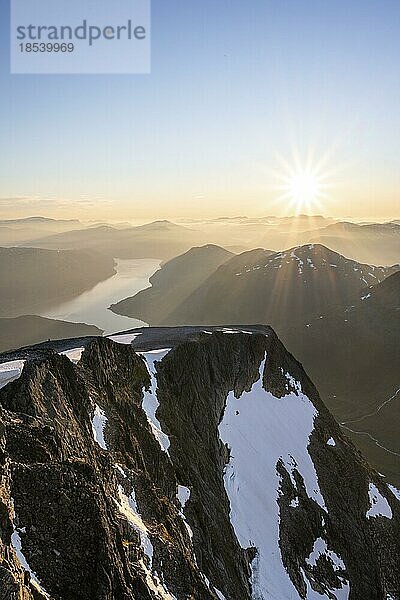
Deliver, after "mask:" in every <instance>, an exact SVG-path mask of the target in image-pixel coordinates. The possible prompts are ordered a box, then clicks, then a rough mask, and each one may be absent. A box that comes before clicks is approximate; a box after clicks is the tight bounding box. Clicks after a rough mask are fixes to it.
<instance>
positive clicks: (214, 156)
mask: <svg viewBox="0 0 400 600" xmlns="http://www.w3.org/2000/svg"><path fill="white" fill-rule="evenodd" d="M0 2H1V12H0V90H1V94H0V153H1V157H2V158H1V164H0V216H1V217H2V218H7V217H10V218H11V217H16V216H28V215H33V214H43V215H47V216H56V217H57V216H62V217H67V216H73V217H79V218H96V219H97V218H102V219H109V220H121V219H127V220H133V221H134V220H135V219H143V218H178V217H204V216H218V215H238V214H240V215H243V214H247V215H249V216H262V215H270V214H278V215H279V214H288V213H291V212H293V211H295V210H296V209H300V208H301V209H307V211H306V212H313V213H323V214H326V215H331V216H335V217H348V218H354V219H369V220H373V219H376V220H384V219H392V218H399V216H400V215H399V213H400V210H399V207H400V168H399V156H400V102H399V98H400V69H399V68H398V57H399V56H400V36H399V34H398V32H399V30H400V2H399V1H398V0H377V1H373V0H351V1H349V0H346V1H345V0H335V1H334V2H328V1H325V0H273V1H271V0H252V2H244V1H243V0H218V2H216V1H215V0H202V1H201V2H200V1H194V0H153V2H152V71H151V74H149V75H11V74H10V67H9V7H8V1H7V0H0ZM98 2H101V3H102V4H103V3H104V4H106V3H105V2H104V0H98ZM108 3H109V5H110V9H109V10H110V11H112V6H113V3H112V2H111V0H109V2H108ZM306 168H307V172H308V173H311V177H312V178H314V179H315V176H316V171H317V170H318V173H319V176H320V182H319V190H318V194H316V197H315V198H312V199H311V201H310V202H309V203H308V204H307V206H299V203H297V204H296V203H295V202H293V197H291V195H293V194H292V192H293V190H292V187H293V185H292V183H293V177H295V176H296V173H298V172H299V170H300V171H301V172H303V171H304V169H306ZM282 177H283V178H284V180H285V181H284V188H285V189H282ZM321 181H322V182H323V185H322V186H321ZM322 192H323V197H322ZM317 196H318V197H317ZM300 204H301V203H300ZM302 212H305V210H303V211H302Z"/></svg>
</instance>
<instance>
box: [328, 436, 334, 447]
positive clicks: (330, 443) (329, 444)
mask: <svg viewBox="0 0 400 600" xmlns="http://www.w3.org/2000/svg"><path fill="white" fill-rule="evenodd" d="M326 443H327V444H328V446H336V442H335V440H334V439H333V438H332V437H331V438H329V440H328V441H327V442H326Z"/></svg>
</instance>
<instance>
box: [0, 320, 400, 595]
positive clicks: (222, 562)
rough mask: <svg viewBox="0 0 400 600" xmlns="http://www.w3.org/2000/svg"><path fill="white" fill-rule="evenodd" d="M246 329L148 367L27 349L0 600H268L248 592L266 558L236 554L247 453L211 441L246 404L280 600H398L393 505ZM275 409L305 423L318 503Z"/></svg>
mask: <svg viewBox="0 0 400 600" xmlns="http://www.w3.org/2000/svg"><path fill="white" fill-rule="evenodd" d="M255 329H256V330H257V331H258V332H256V331H255V332H253V333H252V334H251V333H240V332H236V333H232V332H229V331H213V332H212V333H200V332H198V331H195V330H190V331H185V330H180V331H179V332H177V331H173V332H171V331H170V332H169V334H168V332H165V334H163V335H161V333H158V334H157V332H156V333H155V334H154V336H155V337H157V335H158V338H159V339H158V342H157V345H156V347H158V348H160V347H162V344H161V341H162V339H164V341H165V345H164V348H170V347H172V349H171V350H169V351H168V350H165V351H161V352H159V353H158V354H151V352H142V353H141V354H138V353H137V352H135V350H134V349H133V347H132V346H130V345H122V344H120V343H115V342H113V341H111V340H108V339H103V338H99V339H93V340H90V341H88V343H87V344H86V348H85V350H84V351H83V353H82V356H81V357H80V359H79V356H78V357H76V356H75V355H74V361H75V362H72V361H71V360H70V359H69V358H68V357H67V356H64V355H60V354H58V353H57V352H55V351H54V350H51V349H45V348H41V349H40V350H32V352H31V354H29V353H27V351H26V350H24V355H23V357H24V359H26V362H25V366H24V369H23V371H22V374H21V376H20V377H19V378H17V379H16V380H15V381H12V382H10V383H7V385H5V386H4V387H3V388H2V389H0V476H1V479H0V599H4V600H17V599H18V600H22V599H23V600H25V599H26V600H28V599H29V600H32V599H34V600H38V599H39V600H42V599H44V598H50V599H54V600H72V599H82V600H83V599H87V600H92V599H96V600H134V599H135V600H142V599H143V600H151V599H154V600H163V599H169V600H173V599H176V600H184V599H192V600H216V599H218V598H225V599H226V600H250V599H252V598H257V599H258V598H260V599H265V600H266V599H267V598H269V597H271V598H276V597H277V596H276V595H271V596H268V595H262V594H261V595H260V593H258V592H257V589H258V588H257V586H258V583H257V577H256V576H255V575H256V567H257V569H258V568H261V570H262V571H263V572H262V573H261V576H264V575H265V573H266V576H267V577H268V566H267V568H266V569H264V566H263V565H265V562H264V563H263V560H264V559H265V554H264V555H263V551H262V549H261V548H260V546H259V544H255V543H253V541H252V540H253V539H256V538H255V537H254V536H253V537H252V539H251V540H250V539H249V540H248V541H247V542H246V543H244V541H243V535H242V532H241V531H240V527H239V526H238V521H237V518H236V508H235V506H236V505H235V502H236V501H237V498H236V497H234V496H232V490H231V489H230V487H229V481H228V472H229V473H230V472H231V471H228V470H229V469H234V470H235V469H236V472H234V470H232V477H233V476H235V477H237V478H238V479H237V481H239V478H240V477H241V475H242V473H241V472H240V465H239V463H235V460H237V459H238V458H239V454H240V452H243V448H246V444H249V446H250V445H251V440H250V443H249V442H248V441H246V444H245V445H244V446H243V447H242V446H241V447H237V446H235V445H234V443H233V442H226V441H225V438H223V436H222V429H221V427H222V425H224V424H225V425H229V423H227V421H226V418H227V413H228V407H231V402H236V401H237V402H238V403H243V402H247V401H248V402H253V401H254V400H255V395H256V394H258V396H257V399H258V401H260V398H261V405H260V404H257V406H258V407H260V406H261V410H260V408H258V410H260V414H259V418H260V420H262V422H263V427H262V438H261V440H260V439H259V437H258V439H257V440H256V436H258V429H257V431H256V430H254V446H256V445H257V444H258V445H260V443H261V447H262V448H263V449H264V450H263V452H262V453H261V454H262V455H263V456H260V462H259V463H257V464H254V472H255V473H256V475H257V470H258V468H260V473H261V469H262V468H263V464H264V462H263V461H264V459H265V458H266V457H269V456H270V455H271V456H272V455H273V452H274V451H275V447H278V448H279V452H278V455H277V459H276V462H275V463H274V469H273V470H274V473H273V485H272V484H271V482H272V480H267V479H265V481H261V484H262V485H261V488H259V487H257V490H256V488H255V493H256V491H257V493H259V491H260V490H261V495H262V498H261V505H263V502H264V500H263V497H264V494H265V510H266V511H268V508H267V506H268V502H269V501H270V499H271V498H272V500H273V504H274V506H275V508H274V510H275V509H276V514H277V519H276V530H277V539H276V553H275V555H276V557H277V558H278V559H279V561H280V564H281V566H282V572H283V574H284V576H285V577H286V579H287V582H286V583H285V586H289V588H288V589H290V590H291V591H290V592H289V593H290V595H289V596H288V595H285V594H286V592H284V589H283V588H282V590H283V591H282V595H281V596H280V597H279V596H278V597H279V600H283V599H284V598H290V600H292V599H293V600H295V599H296V598H314V597H316V596H313V595H312V594H318V597H320V596H319V594H321V597H324V598H330V599H332V600H333V599H334V598H338V599H339V598H343V597H345V596H343V595H337V594H339V592H343V593H344V591H345V589H346V586H348V587H349V589H350V592H349V596H348V597H349V598H350V599H351V600H361V599H365V598H368V599H371V600H373V599H377V600H378V599H382V600H386V598H387V597H389V595H390V597H391V598H395V599H396V598H399V597H400V581H399V571H400V570H399V555H400V553H399V548H398V539H399V534H400V528H399V524H400V503H399V501H398V499H397V498H396V496H395V495H394V492H392V491H391V490H390V489H389V487H388V486H387V485H386V483H385V482H384V480H383V479H382V478H381V477H380V476H379V475H378V474H377V473H376V472H374V471H373V470H371V469H370V467H369V466H368V464H367V463H366V462H365V461H364V460H363V458H362V457H361V455H360V454H359V453H358V452H357V451H356V450H355V449H354V447H353V445H352V444H351V442H349V441H348V440H347V438H346V437H345V436H343V434H342V433H341V431H340V429H339V427H338V425H337V424H336V422H335V421H334V419H333V417H332V416H331V415H330V413H329V412H328V411H327V410H326V409H325V407H324V405H323V403H322V402H321V400H320V398H319V396H318V393H317V391H316V389H315V388H314V386H313V384H312V383H311V381H310V380H309V379H308V377H307V375H306V374H305V373H304V371H303V369H302V367H301V365H300V364H299V363H297V361H296V360H295V359H294V358H293V357H292V356H291V355H290V354H289V353H288V352H287V351H286V349H285V348H284V346H283V345H282V344H281V343H280V342H279V340H278V338H277V337H276V335H275V334H274V332H273V331H272V330H271V329H269V328H255ZM149 336H150V337H151V334H150V333H149ZM132 337H133V336H132ZM139 339H140V338H137V340H136V344H139V343H141V344H142V345H143V349H144V350H147V351H148V350H150V348H149V347H147V348H145V346H146V343H145V341H144V339H142V340H141V342H139ZM124 341H125V342H126V341H127V340H126V338H125V339H124ZM153 341H154V340H153ZM170 342H173V343H170ZM169 343H170V345H169ZM70 356H72V355H70ZM14 358H16V357H14ZM78 359H79V360H78ZM264 361H265V362H264ZM0 367H1V365H0ZM260 375H261V378H260ZM257 381H258V383H257ZM156 388H157V389H156ZM260 394H261V396H260ZM264 396H265V398H264ZM264 400H265V401H264ZM232 406H234V407H235V406H236V405H232ZM242 406H243V405H242V404H238V409H237V410H236V411H233V414H234V415H235V412H236V413H240V412H241V410H242ZM284 406H288V407H289V410H290V407H291V406H293V407H295V408H296V411H298V413H296V414H299V415H301V414H302V411H303V407H304V411H309V412H310V411H311V412H312V414H315V416H314V418H313V423H314V425H313V428H312V431H311V433H310V436H309V439H308V440H306V444H305V446H304V448H303V449H302V452H303V454H304V453H305V454H307V457H308V460H309V464H310V465H311V467H310V468H312V469H315V473H316V479H315V483H314V484H313V486H312V487H313V488H315V487H318V490H315V489H311V488H310V485H309V475H310V473H309V471H307V469H309V467H308V466H307V465H305V463H302V462H301V459H300V457H299V456H295V455H293V456H292V459H293V462H292V463H290V464H289V462H288V456H287V453H285V452H286V449H285V446H284V444H283V442H282V444H281V442H280V434H279V432H277V425H276V424H277V423H278V424H279V423H280V422H279V420H278V421H276V414H278V416H279V414H280V413H279V411H280V410H281V407H284ZM311 412H310V414H311ZM274 415H275V416H274ZM257 416H258V415H257ZM239 419H240V415H239V414H238V421H237V430H238V431H242V430H240V427H243V426H244V425H245V424H246V420H245V419H242V420H241V421H240V420H239ZM274 419H275V420H274ZM269 423H270V425H271V427H270V426H269ZM281 426H282V439H284V438H285V435H286V436H287V423H285V422H283V421H282V423H281ZM235 427H236V426H235ZM224 431H226V429H225V430H224ZM290 433H291V435H292V436H293V438H294V439H295V438H296V437H297V436H298V432H297V430H296V428H294V429H293V431H291V432H290ZM297 442H298V445H299V444H300V442H301V439H300V437H299V439H298V440H297ZM280 444H281V445H280ZM258 447H260V446H258ZM296 460H297V462H296ZM262 472H264V471H262ZM256 483H257V486H259V485H260V481H259V480H257V482H256ZM238 487H239V485H238ZM250 491H251V490H250ZM235 493H236V492H235ZM239 496H240V494H239ZM320 498H323V500H322V501H321V500H320ZM374 498H377V501H376V503H375V501H374ZM239 500H240V497H239ZM264 516H265V517H268V518H269V517H270V514H269V515H268V514H267V513H265V515H264ZM261 525H262V523H260V526H261ZM249 535H250V534H249ZM251 535H253V532H252V533H251ZM271 543H272V542H271ZM274 560H275V559H274ZM271 568H272V565H271ZM258 575H259V574H258ZM261 579H262V577H261ZM260 589H261V588H260ZM285 589H286V588H285ZM346 597H347V596H346Z"/></svg>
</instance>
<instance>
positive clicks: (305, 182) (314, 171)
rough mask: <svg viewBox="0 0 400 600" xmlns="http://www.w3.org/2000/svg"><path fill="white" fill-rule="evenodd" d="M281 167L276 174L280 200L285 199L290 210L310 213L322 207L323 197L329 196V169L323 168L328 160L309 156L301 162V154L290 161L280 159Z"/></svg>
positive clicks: (297, 212) (283, 200)
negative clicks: (313, 159)
mask: <svg viewBox="0 0 400 600" xmlns="http://www.w3.org/2000/svg"><path fill="white" fill-rule="evenodd" d="M279 162H280V169H279V170H276V171H275V172H274V174H273V177H274V179H275V181H276V182H277V185H275V186H274V189H275V190H276V191H279V192H280V193H279V197H278V198H277V199H276V201H277V202H280V203H282V202H284V203H285V205H286V210H287V212H295V214H300V213H301V212H303V213H307V214H308V213H309V214H313V213H315V212H316V211H320V210H322V209H323V204H324V200H326V199H328V198H329V194H328V193H327V192H328V190H329V189H330V188H331V184H330V183H329V176H330V173H329V172H327V171H326V169H324V166H325V160H320V161H318V162H313V161H312V160H311V159H310V158H307V159H306V160H305V161H304V162H302V161H301V160H300V159H299V157H298V156H296V158H295V160H293V161H292V162H291V163H290V162H288V161H287V160H283V159H280V161H279Z"/></svg>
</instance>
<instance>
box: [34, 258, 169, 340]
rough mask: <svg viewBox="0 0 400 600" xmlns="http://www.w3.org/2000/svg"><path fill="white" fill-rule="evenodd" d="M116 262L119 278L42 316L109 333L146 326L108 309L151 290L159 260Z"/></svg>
mask: <svg viewBox="0 0 400 600" xmlns="http://www.w3.org/2000/svg"><path fill="white" fill-rule="evenodd" d="M116 263H117V266H116V270H117V273H116V275H114V276H113V277H110V278H109V279H107V280H106V281H102V282H101V283H98V284H97V285H96V286H95V287H94V288H92V289H91V290H89V291H87V292H84V293H83V294H81V295H80V296H78V297H77V298H75V299H74V300H69V301H68V302H64V303H62V304H59V305H58V306H54V307H52V308H51V309H48V310H47V311H46V313H42V316H43V317H49V318H52V319H61V320H63V321H71V322H72V323H87V324H88V325H96V326H97V327H100V329H103V330H104V332H105V333H106V334H109V333H115V332H117V331H123V330H124V329H131V328H133V327H143V326H145V325H147V323H144V322H143V321H139V319H131V318H130V317H123V316H121V315H116V314H114V313H113V312H111V311H110V310H108V307H109V306H110V305H111V304H115V303H116V302H118V301H119V300H123V299H124V298H127V297H128V296H133V295H134V294H136V293H137V292H139V291H140V290H143V289H145V288H147V287H149V285H150V284H149V277H151V275H153V273H154V272H155V271H157V269H158V268H159V266H160V260H157V259H152V258H151V259H150V258H144V259H139V258H138V259H129V260H120V259H116Z"/></svg>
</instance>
